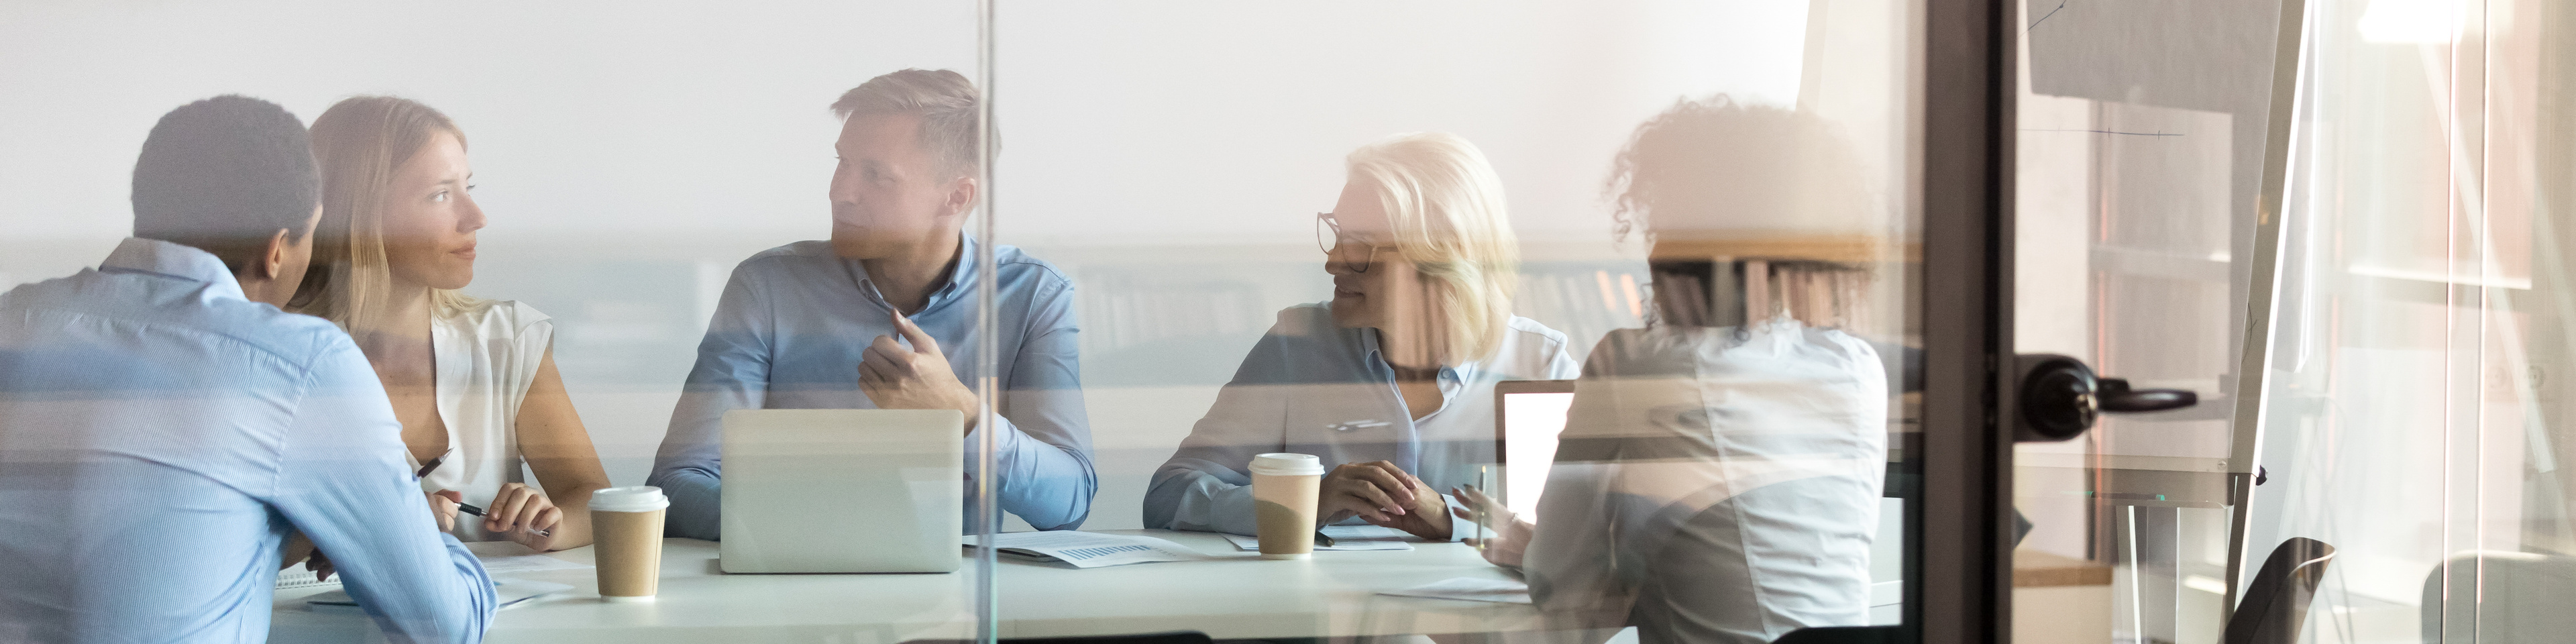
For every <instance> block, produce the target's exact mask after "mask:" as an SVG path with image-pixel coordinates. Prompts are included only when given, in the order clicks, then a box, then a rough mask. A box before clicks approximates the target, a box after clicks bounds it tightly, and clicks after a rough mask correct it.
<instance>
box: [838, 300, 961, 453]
mask: <svg viewBox="0 0 2576 644" xmlns="http://www.w3.org/2000/svg"><path fill="white" fill-rule="evenodd" d="M894 328H895V330H896V331H897V332H899V333H901V334H902V335H903V340H904V341H905V342H909V343H911V344H912V348H910V349H905V348H903V345H902V344H899V343H897V342H895V339H894V337H892V336H883V335H880V336H877V339H876V341H875V342H872V343H869V344H868V350H867V352H866V353H865V354H863V355H861V356H860V357H859V392H860V393H864V394H867V396H868V400H869V401H872V402H875V403H876V405H877V408H878V409H955V410H957V411H958V413H961V414H965V416H966V431H967V432H969V433H972V432H974V431H975V421H976V420H977V416H980V415H982V405H981V403H980V402H979V401H977V400H976V399H975V390H972V389H967V388H966V383H964V382H960V381H958V380H957V374H956V373H955V372H954V371H951V370H950V369H949V367H948V356H947V354H944V353H941V352H940V351H939V341H938V340H933V339H931V337H930V334H929V333H927V332H924V331H922V330H921V327H919V326H915V325H914V324H913V323H912V320H911V319H909V318H905V317H904V316H903V313H901V312H896V313H895V314H894Z"/></svg>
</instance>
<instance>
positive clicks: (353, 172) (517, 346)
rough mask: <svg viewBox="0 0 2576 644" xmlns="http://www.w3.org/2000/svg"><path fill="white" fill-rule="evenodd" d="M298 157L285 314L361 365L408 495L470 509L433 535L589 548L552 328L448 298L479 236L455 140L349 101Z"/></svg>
mask: <svg viewBox="0 0 2576 644" xmlns="http://www.w3.org/2000/svg"><path fill="white" fill-rule="evenodd" d="M313 155H314V160H315V161H316V162H317V164H318V166H319V167H320V169H321V171H322V196H323V214H322V224H321V226H320V228H319V235H318V237H319V239H318V241H317V243H316V244H315V247H314V262H313V268H312V271H311V272H310V273H309V274H307V276H306V278H305V281H304V287H303V288H302V289H301V290H299V291H298V293H297V299H296V302H294V303H293V306H294V307H295V308H296V310H299V311H302V312H304V313H309V314H312V315H317V316H321V317H323V318H326V319H329V320H331V321H332V322H333V323H336V324H339V325H340V327H341V328H343V329H347V330H348V331H349V336H350V337H351V338H353V339H355V340H357V342H358V348H359V349H360V350H362V351H364V352H365V353H366V354H367V361H368V362H370V363H373V364H374V365H375V368H376V375H377V377H378V378H380V379H382V380H383V381H384V385H385V393H386V394H387V396H389V397H390V398H391V399H392V401H393V406H394V416H395V417H396V418H398V419H400V420H401V421H402V426H403V430H402V433H403V444H404V445H406V446H408V447H409V448H410V452H411V453H410V456H411V461H412V465H413V467H415V468H419V467H422V466H424V465H427V466H428V473H427V474H425V475H423V476H422V477H421V487H422V488H423V489H424V490H427V491H431V492H437V493H440V494H442V495H445V496H448V497H450V498H451V499H453V500H455V501H456V502H458V503H464V504H471V505H477V506H481V507H482V508H483V509H484V516H483V517H482V519H481V520H479V521H478V520H458V521H453V523H452V524H451V523H448V522H446V521H442V525H449V526H452V527H451V528H450V529H451V531H452V532H453V533H454V534H455V535H456V536H457V538H459V539H462V540H465V541H497V540H505V539H506V540H510V541H516V542H519V543H521V544H525V545H527V546H528V547H531V548H536V549H539V550H560V549H564V548H573V547H579V546H583V545H588V544H589V543H590V513H589V512H587V511H586V510H587V509H588V507H589V504H590V495H591V493H592V492H594V491H597V490H599V489H601V488H605V487H608V475H607V474H606V473H605V472H604V471H602V470H601V468H600V465H599V454H598V452H597V451H595V450H594V449H592V447H591V443H590V434H589V432H587V431H585V430H584V429H583V428H582V425H581V417H580V415H578V414H576V413H574V411H573V407H572V399H571V397H570V396H569V395H567V394H566V393H565V391H564V386H563V378H562V377H561V376H560V375H558V374H557V373H556V372H555V364H554V352H553V343H554V324H553V323H552V322H550V321H548V319H547V318H546V316H545V314H543V313H538V312H537V311H536V309H533V308H529V307H528V306H527V305H525V304H520V303H517V302H506V301H492V300H483V299H477V298H473V297H468V296H466V295H465V294H463V293H459V292H457V290H456V289H460V288H464V287H465V285H466V284H467V283H469V282H471V281H473V279H474V244H475V236H474V233H475V231H476V230H478V229H481V228H482V227H483V225H484V218H483V210H482V208H481V207H479V206H477V205H476V204H475V203H474V198H473V196H472V195H471V194H470V192H469V190H470V189H471V188H472V187H473V185H472V184H471V183H470V181H471V179H472V177H473V172H472V170H471V168H470V167H469V166H468V165H467V163H466V158H465V133H464V132H463V131H462V130H459V129H457V127H456V125H455V123H454V122H452V121H449V120H448V118H447V116H446V115H444V114H440V113H439V112H438V110H435V109H431V108H430V107H429V106H426V105H422V104H420V103H418V102H414V101H411V100H407V99H401V98H393V97H385V96H359V97H354V98H350V99H348V100H344V101H340V102H339V104H336V105H333V106H331V109H330V110H328V111H325V112H323V113H322V116H321V117H320V118H316V119H314V120H313ZM523 462H524V463H525V464H526V465H527V467H528V469H532V470H535V472H536V475H537V480H538V482H540V483H542V484H543V485H544V487H545V491H544V492H539V491H537V490H536V489H534V488H531V487H529V486H528V485H527V484H526V482H525V481H524V480H523V479H524V477H523V476H522V475H521V473H520V472H521V469H520V465H521V464H522V463H523ZM550 497H551V498H550ZM441 518H442V519H447V518H449V517H441Z"/></svg>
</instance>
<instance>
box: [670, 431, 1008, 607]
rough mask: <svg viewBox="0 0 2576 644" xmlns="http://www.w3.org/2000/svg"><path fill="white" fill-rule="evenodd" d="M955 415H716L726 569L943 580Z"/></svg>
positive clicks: (961, 445)
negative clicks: (720, 428) (924, 575)
mask: <svg viewBox="0 0 2576 644" xmlns="http://www.w3.org/2000/svg"><path fill="white" fill-rule="evenodd" d="M964 436H965V417H964V416H962V415H960V414H958V413H957V412H955V411H951V410H916V409H737V410H734V411H731V412H727V413H726V414H725V417H724V512H723V516H724V540H723V541H721V542H719V543H720V544H721V545H720V546H719V557H720V558H721V559H720V561H721V562H722V563H721V567H722V568H723V570H724V571H725V572H728V573H794V572H824V573H851V572H953V571H955V570H957V562H958V560H959V559H960V556H959V553H958V550H957V534H958V531H959V528H960V527H961V526H963V525H964V521H965V508H964V506H965V502H966V499H965V494H966V493H965V485H964V479H965V449H966V448H965V438H964Z"/></svg>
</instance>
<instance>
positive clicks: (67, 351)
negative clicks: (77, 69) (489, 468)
mask: <svg viewBox="0 0 2576 644" xmlns="http://www.w3.org/2000/svg"><path fill="white" fill-rule="evenodd" d="M307 146H308V142H307V140H306V137H305V130H304V126H303V124H302V123H301V122H298V121H297V120H296V119H295V116H294V115H292V114H288V113H287V112H286V110H284V109H283V108H279V107H278V106H276V105H274V104H270V103H267V102H265V101H259V100H256V99H250V98H245V97H240V96H223V97H217V98H212V99H207V100H204V101H199V102H196V103H192V104H189V105H187V106H185V107H181V108H179V109H177V110H174V111H172V112H171V113H170V114H169V115H167V116H164V117H162V119H161V122H160V123H159V124H158V125H157V126H155V127H154V128H153V130H152V134H151V136H150V137H149V138H148V139H146V140H145V141H144V144H143V153H142V155H141V160H140V161H138V162H137V163H136V164H135V170H134V234H135V237H134V238H131V239H127V240H125V241H124V243H122V244H120V245H118V246H117V248H116V251H115V252H114V253H113V254H110V255H109V256H108V257H107V260H106V261H104V262H102V263H101V264H100V266H99V267H98V268H97V269H93V270H84V271H81V272H80V273H78V274H75V275H73V276H71V277H66V278H62V279H55V280H48V281H45V282H40V283H35V284H28V285H25V286H20V287H18V288H16V289H13V290H11V291H9V292H7V293H6V294H0V571H6V572H5V573H0V641H9V642H24V641H35V642H180V641H185V642H259V641H265V640H266V639H267V637H268V626H269V611H270V604H271V589H272V588H273V587H274V585H275V583H276V578H277V571H278V569H279V568H280V567H281V564H283V563H291V562H283V561H281V552H280V550H281V549H280V545H281V544H283V543H284V542H286V541H287V539H288V535H289V534H290V533H295V532H301V533H302V534H303V535H305V536H306V537H307V538H309V539H310V542H311V543H312V544H313V545H315V546H317V547H319V548H320V549H321V550H322V551H323V552H327V553H329V554H330V557H331V561H332V562H333V563H334V564H335V565H336V566H337V567H338V570H339V573H340V575H341V577H342V578H343V579H345V580H346V584H347V586H348V590H349V593H350V595H351V596H353V597H355V598H356V599H357V601H358V602H359V603H360V604H361V605H362V606H364V607H365V610H366V612H367V614H368V615H369V616H371V617H373V618H374V619H375V620H376V623H377V625H378V626H379V627H381V628H383V629H384V631H385V632H386V633H387V634H388V635H389V636H391V638H392V639H393V640H395V641H408V642H458V643H471V642H478V641H481V640H482V639H483V633H484V630H485V627H486V625H488V624H489V623H490V622H491V618H492V610H493V603H494V602H493V592H492V585H491V581H490V579H489V578H487V577H486V576H485V575H484V572H483V567H482V565H481V564H480V563H478V562H476V561H475V559H474V556H473V554H472V553H471V552H468V551H466V550H465V548H464V546H463V545H462V544H459V543H457V542H456V539H455V538H454V537H449V536H447V535H446V534H445V533H443V532H441V531H439V529H438V526H437V525H436V522H435V520H434V519H433V516H434V515H433V514H432V509H431V507H430V505H429V501H428V499H426V498H425V497H424V496H423V495H422V494H421V493H420V489H419V487H418V484H417V483H415V482H413V481H412V479H411V476H410V474H411V473H410V472H409V471H407V470H405V469H404V467H403V445H402V438H401V426H400V425H399V424H397V423H396V422H395V420H394V416H393V410H392V408H391V406H389V405H388V404H387V403H386V400H385V393H384V389H383V388H382V387H381V386H380V385H378V384H377V381H376V378H375V373H374V371H373V370H372V369H371V368H369V367H368V366H367V361H366V358H365V357H364V356H362V355H360V354H359V353H358V347H357V345H356V344H354V343H352V342H351V341H350V340H349V336H348V335H347V334H344V333H341V332H340V330H339V329H337V328H335V327H333V326H331V323H329V322H326V321H323V320H321V319H320V318H313V317H307V316H302V315H294V314H289V313H285V312H282V311H279V310H278V309H277V306H276V305H277V304H280V303H283V302H285V301H286V300H287V298H289V297H290V296H292V295H294V293H295V288H296V286H297V284H298V283H299V282H300V281H301V280H302V277H303V274H304V269H305V266H306V264H307V262H308V261H309V260H310V259H311V254H312V248H313V242H312V237H311V235H310V234H309V233H311V232H312V230H313V226H314V225H315V222H316V221H318V220H319V218H320V217H321V209H320V208H319V204H320V200H319V183H320V181H319V179H318V177H317V175H316V174H315V173H314V168H313V159H312V155H311V152H310V151H309V149H308V148H307ZM440 510H443V511H445V512H447V513H448V514H449V515H450V516H452V514H453V512H454V506H453V505H452V504H448V505H444V506H442V507H441V508H440Z"/></svg>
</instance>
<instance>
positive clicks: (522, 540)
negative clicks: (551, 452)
mask: <svg viewBox="0 0 2576 644" xmlns="http://www.w3.org/2000/svg"><path fill="white" fill-rule="evenodd" d="M560 525H563V510H562V509H561V508H557V507H555V504H554V502H553V501H549V500H546V495H545V494H543V493H540V492H538V491H537V490H536V488H531V487H528V484H526V483H503V484H501V492H500V493H499V494H495V495H492V507H488V508H484V509H483V531H484V532H491V533H506V534H507V536H509V538H510V540H511V541H516V542H519V545H523V546H527V547H529V548H534V549H537V550H540V551H543V550H553V549H555V548H554V544H555V538H554V536H553V535H552V534H548V535H547V536H537V531H538V530H544V531H547V532H548V533H552V532H554V531H555V528H556V527H557V526H560Z"/></svg>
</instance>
